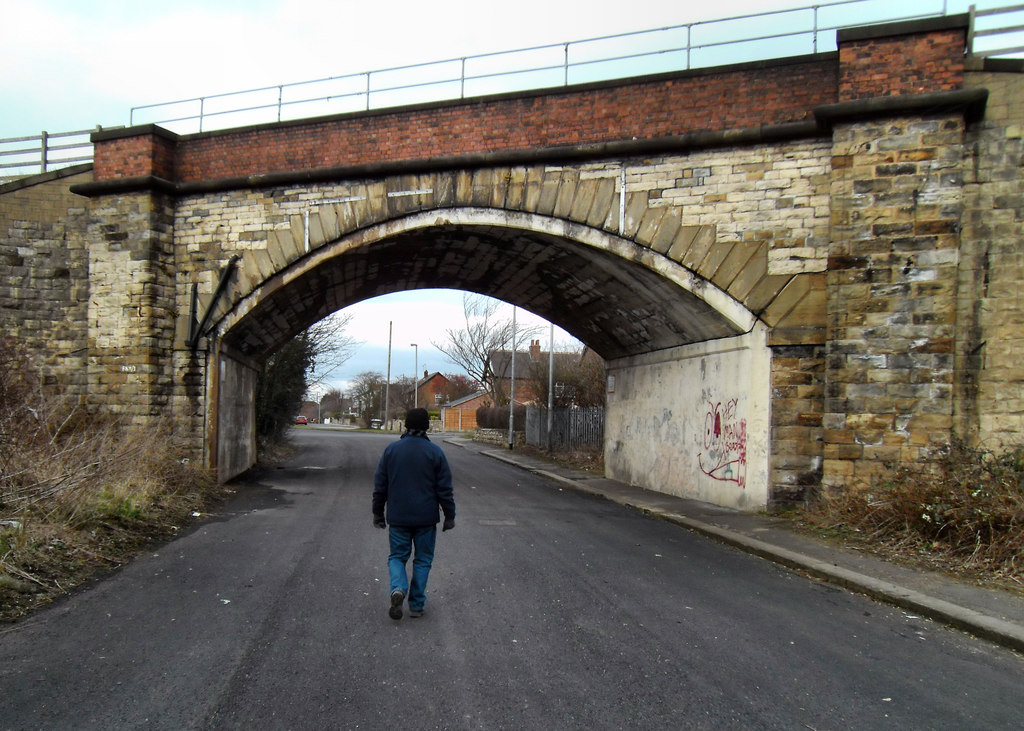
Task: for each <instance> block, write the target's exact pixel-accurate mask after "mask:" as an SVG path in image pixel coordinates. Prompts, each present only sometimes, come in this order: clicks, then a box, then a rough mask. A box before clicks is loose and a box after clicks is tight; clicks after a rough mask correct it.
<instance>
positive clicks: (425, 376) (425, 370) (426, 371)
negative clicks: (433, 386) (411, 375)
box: [423, 368, 430, 381]
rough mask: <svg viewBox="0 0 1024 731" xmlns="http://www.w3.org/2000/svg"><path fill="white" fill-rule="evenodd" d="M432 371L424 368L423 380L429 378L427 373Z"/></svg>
mask: <svg viewBox="0 0 1024 731" xmlns="http://www.w3.org/2000/svg"><path fill="white" fill-rule="evenodd" d="M428 373H430V371H428V370H427V369H426V368H424V369H423V380H424V381H425V380H427V374H428Z"/></svg>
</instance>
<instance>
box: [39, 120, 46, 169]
mask: <svg viewBox="0 0 1024 731" xmlns="http://www.w3.org/2000/svg"><path fill="white" fill-rule="evenodd" d="M39 143H40V151H39V172H41V173H45V172H46V145H47V134H46V130H43V131H42V132H41V133H40V135H39Z"/></svg>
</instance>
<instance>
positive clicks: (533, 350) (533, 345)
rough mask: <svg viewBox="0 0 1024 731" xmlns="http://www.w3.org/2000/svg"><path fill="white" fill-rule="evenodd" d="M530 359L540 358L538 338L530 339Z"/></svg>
mask: <svg viewBox="0 0 1024 731" xmlns="http://www.w3.org/2000/svg"><path fill="white" fill-rule="evenodd" d="M530 359H531V360H540V341H539V340H531V341H530Z"/></svg>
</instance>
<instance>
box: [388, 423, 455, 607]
mask: <svg viewBox="0 0 1024 731" xmlns="http://www.w3.org/2000/svg"><path fill="white" fill-rule="evenodd" d="M428 429H430V416H429V414H427V410H426V409H410V410H409V412H408V413H407V414H406V415H405V433H403V434H402V437H401V439H399V440H398V441H397V442H392V443H391V444H389V445H388V446H387V448H386V449H385V450H384V454H382V455H381V458H380V462H378V464H377V471H376V473H375V474H374V476H373V524H374V525H375V526H377V527H378V528H385V527H388V526H389V525H390V539H391V553H390V554H389V555H388V573H389V574H390V580H391V606H390V608H389V609H388V615H389V616H390V617H391V618H392V619H401V618H402V604H403V602H404V601H405V598H406V596H408V597H409V616H410V617H422V616H423V606H424V603H425V602H426V589H427V578H428V577H429V576H430V566H431V564H432V563H433V560H434V542H435V539H436V538H437V523H438V521H439V520H440V512H444V527H443V530H449V529H451V528H454V527H455V494H454V489H453V488H452V471H451V468H450V467H449V466H448V460H447V458H446V457H445V456H444V452H442V451H441V448H440V447H438V446H437V445H436V444H434V443H433V442H431V441H430V440H429V439H427V430H428ZM385 506H386V507H387V520H385V517H384V509H385ZM439 509H440V510H439ZM413 549H415V558H413V562H412V581H411V582H410V581H409V577H408V576H407V575H406V568H405V566H406V563H407V562H408V561H409V556H410V555H412V553H413Z"/></svg>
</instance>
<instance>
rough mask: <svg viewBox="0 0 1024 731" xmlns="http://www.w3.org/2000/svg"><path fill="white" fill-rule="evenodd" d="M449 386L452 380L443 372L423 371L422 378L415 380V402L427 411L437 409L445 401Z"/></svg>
mask: <svg viewBox="0 0 1024 731" xmlns="http://www.w3.org/2000/svg"><path fill="white" fill-rule="evenodd" d="M451 387H452V382H451V381H449V380H448V379H447V378H446V377H445V376H444V375H443V374H441V373H438V372H437V371H434V372H433V373H430V372H429V371H423V378H421V379H419V380H418V381H417V382H416V403H418V404H419V405H420V407H421V408H424V409H427V410H428V411H432V410H434V409H438V408H440V407H441V405H442V404H443V403H445V400H446V398H447V396H448V393H449V392H450V390H451ZM410 400H411V399H410Z"/></svg>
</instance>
